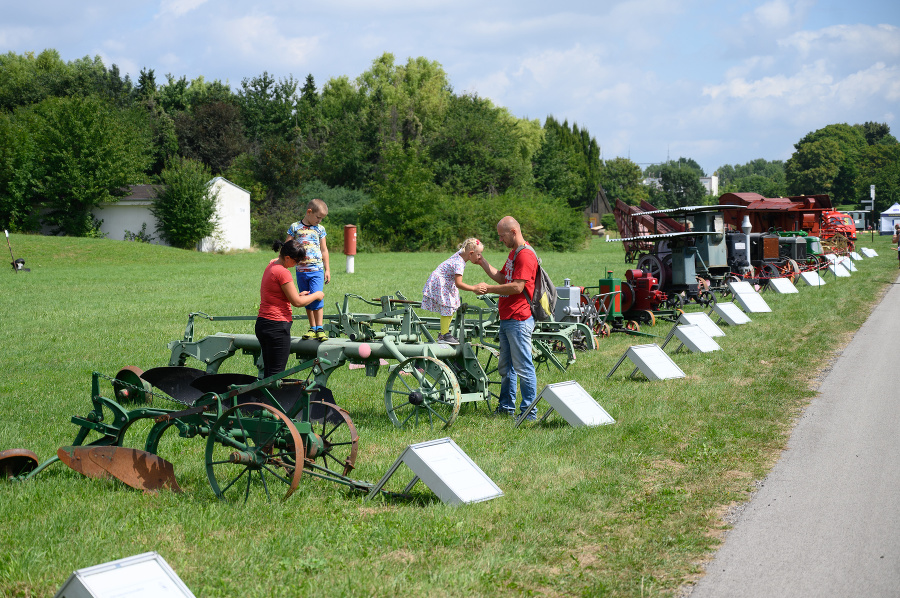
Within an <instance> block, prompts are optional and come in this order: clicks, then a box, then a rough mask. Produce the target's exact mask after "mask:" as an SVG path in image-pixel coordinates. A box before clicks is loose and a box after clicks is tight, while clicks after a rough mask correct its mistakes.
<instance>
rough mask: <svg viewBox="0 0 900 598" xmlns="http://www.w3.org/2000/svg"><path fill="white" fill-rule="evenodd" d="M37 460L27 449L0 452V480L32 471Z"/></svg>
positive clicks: (36, 464) (35, 466)
mask: <svg viewBox="0 0 900 598" xmlns="http://www.w3.org/2000/svg"><path fill="white" fill-rule="evenodd" d="M37 466H38V458H37V455H35V454H34V453H33V452H31V451H29V450H27V449H7V450H5V451H0V478H3V479H6V478H15V477H18V476H21V475H25V474H27V473H30V472H32V471H34V470H35V469H36V468H37Z"/></svg>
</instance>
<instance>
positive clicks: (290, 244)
mask: <svg viewBox="0 0 900 598" xmlns="http://www.w3.org/2000/svg"><path fill="white" fill-rule="evenodd" d="M272 250H273V251H277V252H278V255H279V256H281V257H289V258H291V259H292V260H294V261H295V262H302V261H303V260H305V259H306V250H305V249H303V245H301V244H300V241H298V240H297V239H291V240H290V241H285V242H284V243H282V242H281V241H275V242H274V243H272Z"/></svg>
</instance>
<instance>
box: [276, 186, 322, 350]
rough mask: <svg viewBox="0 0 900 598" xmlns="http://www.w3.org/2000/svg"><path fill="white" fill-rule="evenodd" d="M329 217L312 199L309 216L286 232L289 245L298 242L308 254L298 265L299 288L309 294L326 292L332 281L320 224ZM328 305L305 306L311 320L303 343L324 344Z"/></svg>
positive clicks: (320, 201)
mask: <svg viewBox="0 0 900 598" xmlns="http://www.w3.org/2000/svg"><path fill="white" fill-rule="evenodd" d="M327 215H328V206H327V205H326V204H325V202H324V201H322V200H321V199H313V200H311V201H310V202H309V204H307V206H306V215H305V216H304V217H303V218H302V219H301V220H300V221H299V222H295V223H293V224H292V225H291V227H290V228H289V229H288V232H287V241H290V240H291V239H296V240H298V241H300V243H301V244H302V245H303V249H305V250H306V259H305V260H303V261H302V262H298V263H297V267H296V271H297V288H298V289H299V290H300V291H301V292H302V291H309V292H310V294H312V293H315V292H316V291H323V292H324V290H325V285H326V284H328V282H329V281H330V280H331V268H330V267H329V265H328V247H327V246H326V244H325V234H326V233H325V227H324V226H322V225H321V224H319V223H320V222H322V219H323V218H325V216H327ZM324 307H325V301H323V300H321V299H320V300H318V301H314V302H312V303H310V304H309V305H307V306H306V317H307V318H308V319H309V330H308V331H307V332H306V333H305V334H304V335H303V338H304V339H313V338H314V339H316V340H318V341H324V340H327V339H328V333H326V332H325V329H324V328H323V327H322V316H323V313H324Z"/></svg>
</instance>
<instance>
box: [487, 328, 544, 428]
mask: <svg viewBox="0 0 900 598" xmlns="http://www.w3.org/2000/svg"><path fill="white" fill-rule="evenodd" d="M533 331H534V318H533V317H532V318H528V319H527V320H500V361H499V364H498V372H499V373H500V376H501V382H500V401H499V402H500V404H499V405H498V407H497V409H498V411H505V412H506V413H515V410H516V382H517V380H521V381H522V402H521V403H520V404H519V412H520V413H521V412H522V411H524V410H525V408H526V407H528V406H529V405H531V403H533V402H534V399H535V398H537V375H536V374H535V373H534V361H533V360H532V359H531V333H532V332H533ZM532 414H534V415H537V407H535V408H534V409H533V410H532Z"/></svg>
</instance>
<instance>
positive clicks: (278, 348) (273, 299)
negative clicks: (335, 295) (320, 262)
mask: <svg viewBox="0 0 900 598" xmlns="http://www.w3.org/2000/svg"><path fill="white" fill-rule="evenodd" d="M272 249H274V250H275V251H278V252H279V254H278V258H277V259H274V260H272V261H271V262H269V265H268V266H266V270H265V272H263V276H262V282H261V283H260V285H259V314H257V316H256V338H257V339H259V346H260V349H262V358H263V377H264V378H268V377H269V376H274V375H275V374H278V373H280V372H283V371H284V368H285V366H286V365H287V361H288V358H289V357H290V356H291V324H292V323H293V313H292V312H291V306H292V305H293V306H294V307H305V306H307V305H309V304H310V303H312V302H313V301H316V300H318V299H324V298H325V293H323V292H322V291H316V292H315V293H309V292H308V291H303V292H302V293H301V292H299V291H297V286H296V285H295V284H294V277H293V276H291V272H290V270H291V268H294V267H295V266H296V265H297V264H298V263H299V262H302V261H303V260H304V259H305V258H306V252H305V251H304V250H303V246H302V245H300V243H299V242H297V241H294V240H291V241H287V242H285V243H281V242H279V241H276V242H275V244H274V245H272Z"/></svg>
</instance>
